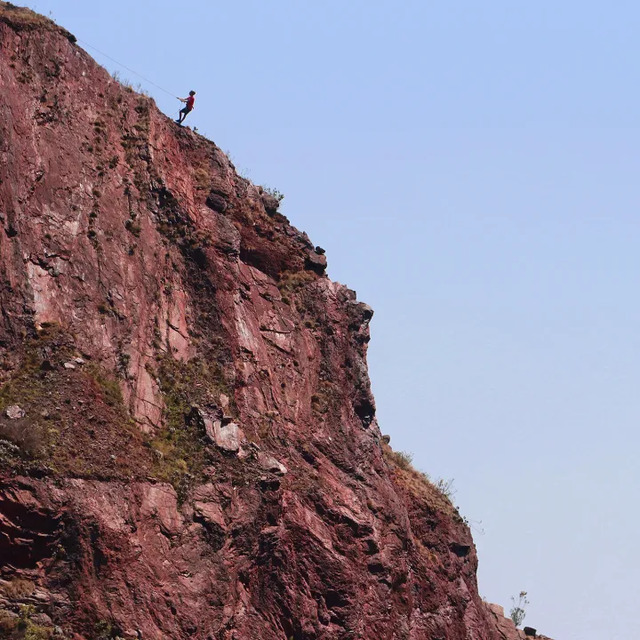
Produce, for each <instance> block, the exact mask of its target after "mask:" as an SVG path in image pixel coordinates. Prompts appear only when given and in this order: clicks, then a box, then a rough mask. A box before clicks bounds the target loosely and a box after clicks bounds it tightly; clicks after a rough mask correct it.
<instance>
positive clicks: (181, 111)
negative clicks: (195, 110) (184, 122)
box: [180, 107, 192, 113]
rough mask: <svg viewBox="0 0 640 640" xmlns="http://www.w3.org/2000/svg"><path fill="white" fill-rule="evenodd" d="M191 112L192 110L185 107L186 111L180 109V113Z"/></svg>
mask: <svg viewBox="0 0 640 640" xmlns="http://www.w3.org/2000/svg"><path fill="white" fill-rule="evenodd" d="M191 110H192V108H189V107H185V108H184V109H180V113H189V112H190V111H191Z"/></svg>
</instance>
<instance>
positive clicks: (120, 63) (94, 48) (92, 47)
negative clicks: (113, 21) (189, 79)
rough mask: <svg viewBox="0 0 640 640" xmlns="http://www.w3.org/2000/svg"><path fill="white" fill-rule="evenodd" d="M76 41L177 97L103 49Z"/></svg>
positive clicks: (82, 41)
mask: <svg viewBox="0 0 640 640" xmlns="http://www.w3.org/2000/svg"><path fill="white" fill-rule="evenodd" d="M78 42H81V43H82V44H84V45H86V46H87V47H89V48H90V49H93V50H94V51H95V52H96V53H99V54H100V55H101V56H104V57H105V58H109V60H111V62H115V63H116V64H117V65H119V66H120V67H122V68H123V69H126V70H127V71H129V72H130V73H133V74H134V75H136V76H138V78H142V79H143V80H144V81H145V82H148V83H149V84H152V85H153V86H154V87H156V88H157V89H160V91H164V92H165V93H166V94H168V95H170V96H171V97H172V98H178V96H176V95H175V94H173V93H171V91H167V90H166V89H163V88H162V87H161V86H160V85H159V84H156V83H155V82H153V81H152V80H149V78H145V77H144V76H143V75H142V74H140V73H138V72H137V71H134V70H133V69H131V68H129V67H127V65H125V64H122V62H118V61H117V60H116V59H115V58H112V57H111V56H110V55H108V54H106V53H105V52H104V51H100V49H98V48H97V47H94V46H93V45H92V44H89V43H88V42H85V41H84V40H80V38H78ZM179 99H180V98H178V100H179Z"/></svg>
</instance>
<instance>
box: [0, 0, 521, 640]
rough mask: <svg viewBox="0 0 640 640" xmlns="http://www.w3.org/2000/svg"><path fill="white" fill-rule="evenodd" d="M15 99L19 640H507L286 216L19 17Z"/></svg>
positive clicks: (344, 295)
mask: <svg viewBox="0 0 640 640" xmlns="http://www.w3.org/2000/svg"><path fill="white" fill-rule="evenodd" d="M0 95H1V102H0V109H1V111H2V113H1V117H0V224H1V226H2V229H1V230H0V303H1V305H2V315H1V316H0V360H1V362H2V374H1V375H2V379H1V382H2V383H3V386H2V389H1V390H0V410H1V415H0V473H1V474H2V475H1V478H2V482H1V485H0V565H1V567H0V579H1V580H0V631H1V632H3V633H4V634H5V636H6V637H15V638H18V637H23V636H24V633H25V629H26V628H35V626H37V627H38V628H39V629H41V633H43V634H45V635H43V636H42V637H47V635H46V634H52V633H54V630H55V632H56V633H57V634H58V636H59V637H67V638H75V639H77V640H82V639H90V638H107V637H118V636H119V637H124V638H136V637H140V638H145V640H146V639H151V640H160V639H166V638H194V639H197V640H200V639H202V640H204V639H208V638H210V639H214V638H215V639H218V638H219V639H224V640H231V639H236V640H250V639H251V640H253V639H255V638H263V639H271V638H273V639H282V640H285V639H288V638H295V639H296V640H302V639H304V640H310V639H314V638H318V639H327V640H328V639H342V638H344V639H347V638H354V639H355V638H362V639H365V638H377V639H380V640H383V639H389V640H391V639H401V638H402V639H407V640H409V639H415V640H418V639H424V638H430V639H433V640H435V639H437V638H440V639H442V640H445V639H446V640H454V639H455V640H458V639H460V640H462V639H463V638H464V639H471V638H473V639H476V640H496V639H499V638H509V640H511V637H510V636H504V634H502V635H500V634H501V633H502V632H501V631H500V628H499V625H498V624H497V623H496V617H495V616H494V614H493V613H491V612H489V611H488V610H487V609H486V607H485V605H484V604H483V603H482V601H481V600H480V598H479V597H478V593H477V587H476V578H475V572H476V564H477V560H476V553H475V547H474V544H473V541H472V539H471V535H470V532H469V530H468V528H467V527H466V526H465V524H464V523H463V521H462V520H461V518H460V516H459V515H458V513H457V512H456V510H455V509H454V508H453V506H452V505H451V503H450V502H449V501H448V500H447V499H446V497H444V496H443V495H442V494H441V493H439V492H438V491H437V490H436V489H435V488H434V487H433V486H432V485H430V484H429V483H428V482H427V481H426V479H425V478H424V477H423V476H421V475H420V474H418V473H416V472H415V471H412V470H411V469H405V468H403V467H402V465H398V458H397V456H395V454H393V452H392V451H391V450H390V449H389V448H388V446H387V445H386V444H384V443H382V442H381V434H380V431H379V429H378V425H377V422H376V419H375V404H374V400H373V397H372V395H371V391H370V385H369V379H368V374H367V366H366V349H367V343H368V341H369V332H368V323H369V320H370V319H371V315H372V311H371V309H370V308H369V307H368V306H367V305H365V304H363V303H360V302H358V301H357V300H356V296H355V293H354V292H353V291H350V290H349V289H347V288H346V287H344V286H342V285H340V284H337V283H334V282H331V281H330V280H329V279H327V277H326V276H325V275H323V273H324V268H325V264H326V262H325V258H324V256H323V255H321V253H323V252H321V251H320V252H318V253H316V251H315V249H314V247H313V245H312V244H311V242H310V241H309V239H308V238H307V236H306V235H305V234H304V233H300V232H299V231H297V230H296V229H294V228H293V227H292V226H291V225H290V224H289V222H288V220H287V219H286V218H285V217H284V216H282V215H281V214H279V213H278V212H277V210H276V207H277V202H274V199H273V198H272V197H270V196H269V195H268V194H265V193H263V192H262V190H261V189H260V188H259V187H256V186H254V185H253V184H251V183H250V182H248V181H247V180H245V179H243V178H241V177H239V176H238V175H237V174H236V172H235V170H234V167H233V165H232V164H231V163H230V162H229V160H228V158H227V157H226V156H225V155H224V154H223V153H222V152H221V151H220V150H219V149H218V148H217V147H216V146H215V144H213V143H212V142H210V141H208V140H206V139H205V138H203V137H201V136H198V135H197V134H195V133H193V132H192V131H190V130H189V129H186V128H184V129H182V128H178V127H177V126H176V125H175V124H174V123H173V122H172V121H171V120H170V119H168V118H166V117H165V116H164V115H162V114H161V113H160V112H159V111H158V110H157V109H156V107H155V105H154V103H153V101H152V100H151V99H150V98H148V97H145V96H141V95H138V94H136V93H134V92H133V91H131V90H129V89H127V88H125V87H123V86H121V85H120V84H119V83H118V82H116V81H115V80H113V79H112V78H111V77H110V76H109V75H108V73H107V72H106V71H105V70H104V69H102V68H100V67H99V66H98V65H96V63H95V62H94V61H93V60H92V59H91V58H90V57H89V56H88V55H87V54H86V53H85V52H84V51H83V50H82V49H80V48H79V47H78V46H77V45H76V44H75V43H74V38H73V36H71V35H70V34H68V33H67V32H65V31H64V30H62V29H60V28H58V27H56V26H55V25H53V24H52V23H50V22H48V21H47V20H45V19H44V18H41V17H40V16H37V15H36V14H33V13H31V12H29V11H24V10H18V9H16V8H14V7H12V6H11V5H8V4H5V3H0ZM14 406H18V407H19V408H20V409H21V410H22V411H23V412H24V415H22V414H20V413H19V412H18V413H16V412H15V411H13V413H12V415H14V414H15V415H17V416H19V417H15V418H10V417H8V415H7V414H6V409H7V408H8V407H14ZM21 605H29V606H30V608H29V609H26V610H25V609H24V608H23V609H22V611H23V613H22V615H23V618H24V620H23V621H22V622H20V623H19V622H18V619H17V618H16V616H17V615H19V611H20V606H21ZM25 611H26V613H25ZM21 625H22V626H21ZM20 634H22V635H20Z"/></svg>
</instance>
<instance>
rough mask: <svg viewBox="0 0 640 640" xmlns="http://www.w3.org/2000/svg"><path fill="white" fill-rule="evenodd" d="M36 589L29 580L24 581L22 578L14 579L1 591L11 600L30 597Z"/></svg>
mask: <svg viewBox="0 0 640 640" xmlns="http://www.w3.org/2000/svg"><path fill="white" fill-rule="evenodd" d="M35 588H36V585H35V584H33V582H31V580H24V579H23V578H14V579H13V580H11V581H9V582H8V583H7V584H5V585H4V586H3V587H2V591H4V593H5V594H6V596H7V597H8V598H10V599H12V600H17V599H19V598H24V597H26V596H30V595H31V594H32V593H33V592H34V590H35Z"/></svg>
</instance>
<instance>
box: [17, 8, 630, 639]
mask: <svg viewBox="0 0 640 640" xmlns="http://www.w3.org/2000/svg"><path fill="white" fill-rule="evenodd" d="M29 6H31V7H32V8H35V9H36V10H39V11H40V12H41V13H44V14H45V15H47V14H49V13H50V12H51V15H52V17H53V18H54V19H55V20H56V21H57V22H58V23H59V24H61V25H63V26H65V27H67V28H68V29H69V30H70V31H72V32H73V33H74V34H75V35H76V36H77V37H78V38H80V39H81V40H83V41H86V42H88V43H90V44H91V45H93V46H94V47H97V48H98V49H100V50H102V51H104V52H106V53H108V54H109V55H111V56H112V57H114V58H116V59H117V60H119V61H121V62H123V63H124V64H126V65H127V66H129V67H131V68H133V69H135V70H136V71H138V72H139V73H141V74H142V75H143V76H145V77H147V78H150V79H151V80H152V81H153V82H155V83H157V84H158V85H160V86H162V87H163V88H165V89H167V90H168V91H169V93H171V94H175V95H186V93H187V92H188V91H189V90H190V89H192V88H193V89H195V90H196V91H197V92H198V95H197V98H198V100H197V103H196V107H197V108H196V110H195V111H194V112H193V113H192V114H191V115H190V116H189V119H188V121H187V123H188V124H190V125H191V126H197V127H198V129H199V130H200V131H201V132H204V133H206V134H207V135H208V136H209V137H210V138H212V139H213V140H214V141H215V142H216V143H217V144H218V145H219V146H220V147H221V148H222V149H224V150H227V151H228V152H229V153H230V155H231V157H232V160H233V161H234V163H235V164H236V166H237V167H238V169H239V170H240V171H241V172H243V173H244V174H245V175H247V176H248V177H250V178H251V179H252V180H254V181H255V182H257V183H259V184H266V185H269V186H271V187H275V188H277V189H279V190H280V191H282V192H283V193H284V194H285V196H286V198H285V200H284V202H283V209H284V212H285V213H286V214H287V215H288V216H289V217H290V219H291V220H292V222H293V223H294V224H295V225H296V226H298V227H299V228H300V229H303V230H305V231H307V232H308V233H309V234H310V236H311V238H312V240H313V241H314V242H315V243H316V244H320V245H322V246H323V247H325V248H326V249H327V255H328V258H329V274H330V276H331V277H332V278H333V279H335V280H339V281H341V282H344V283H346V284H348V285H349V286H351V287H352V288H354V289H356V290H357V291H358V294H359V297H360V299H362V300H364V301H366V302H368V303H369V304H371V305H372V306H373V307H374V308H375V310H376V316H375V318H374V321H373V324H372V333H373V340H372V342H371V345H370V352H369V361H370V368H371V376H372V380H373V384H374V391H375V394H376V398H377V403H378V412H379V419H380V424H381V428H382V430H383V432H385V433H389V434H390V435H391V436H392V444H393V446H394V447H395V448H396V449H402V450H407V451H412V452H413V453H414V461H415V463H416V466H418V467H419V468H421V469H423V470H425V471H427V472H429V473H430V474H431V475H432V476H434V477H436V478H437V477H444V478H454V479H455V487H456V488H457V494H456V496H455V501H456V503H457V504H459V506H460V510H461V512H462V514H463V515H466V516H467V518H468V519H469V520H470V521H472V523H474V525H473V527H474V532H475V533H474V535H475V539H476V543H477V546H478V551H479V556H480V571H479V583H480V593H481V594H482V595H483V596H484V597H486V598H487V599H488V600H491V601H494V602H498V603H501V604H503V605H505V606H506V607H507V608H508V606H509V597H510V596H511V595H513V594H516V593H518V592H519V591H520V590H521V589H524V590H527V591H528V592H529V599H530V601H531V605H530V607H529V611H528V615H527V618H526V623H528V624H531V625H532V626H534V627H537V628H538V630H539V631H540V632H543V633H546V634H548V635H551V636H553V637H555V638H556V640H603V639H607V640H616V639H623V638H624V640H628V639H629V638H630V637H632V636H634V635H637V633H638V632H637V629H636V627H637V606H638V603H639V602H640V592H639V586H638V585H639V584H640V582H639V581H638V574H639V573H640V561H639V559H638V552H637V549H636V541H637V538H638V533H639V530H640V516H639V515H638V509H637V505H638V497H637V496H638V489H639V488H640V487H639V485H640V482H639V481H640V471H639V469H640V466H639V465H638V462H637V456H638V451H639V448H640V447H639V445H640V435H639V430H638V425H639V419H640V400H639V394H638V383H639V381H640V354H639V351H640V333H639V326H640V302H639V300H638V290H639V284H640V283H639V280H640V269H639V267H640V252H639V250H638V248H639V240H640V228H639V226H640V215H639V214H640V211H639V209H640V206H639V205H640V180H639V179H638V172H639V169H640V166H639V162H638V160H639V158H638V154H639V151H638V150H639V149H640V135H639V130H638V114H639V113H640V89H639V87H640V83H639V82H638V80H639V78H638V76H639V71H638V69H639V67H638V60H639V58H640V39H639V38H638V33H640V4H638V3H637V0H636V1H635V2H631V1H622V0H611V1H610V2H607V3H605V2H602V1H599V2H595V1H593V0H581V1H579V2H578V1H577V0H564V1H562V2H558V1H557V0H555V1H551V0H537V1H536V2H518V1H516V0H490V1H489V2H479V1H478V0H459V1H453V2H428V1H427V0H396V1H392V0H367V1H366V2H365V1H364V0H323V1H322V2H309V1H306V2H305V1H303V0H296V1H294V0H269V1H268V2H266V1H265V0H235V1H234V2H220V1H218V2H216V1H212V0H190V1H189V2H167V1H158V0H154V1H153V2H152V1H150V0H142V1H141V0H139V1H137V2H131V0H127V1H126V2H125V1H123V0H109V1H106V0H92V1H91V2H77V0H33V1H32V2H30V3H29ZM87 49H88V51H89V52H90V53H92V55H94V57H95V58H96V59H97V60H98V61H99V62H101V63H102V64H104V65H105V66H106V67H107V68H108V69H109V70H111V71H112V70H114V69H118V67H117V65H115V64H114V63H112V62H111V61H110V60H107V59H105V58H103V57H102V56H100V55H98V54H96V53H95V51H93V50H92V49H89V48H87ZM118 70H119V71H120V73H121V75H122V76H124V77H128V78H130V80H132V81H133V83H134V84H135V83H137V82H139V81H140V80H139V78H137V77H135V76H133V75H132V74H130V73H128V72H127V71H124V70H122V69H118ZM142 86H143V88H145V89H146V90H148V91H149V92H150V93H151V94H152V95H153V96H154V97H155V98H156V100H157V102H158V105H159V106H160V108H162V109H163V110H164V111H165V112H166V113H168V114H175V112H176V111H177V108H178V106H179V103H178V102H177V101H176V100H175V99H173V98H171V97H170V96H169V95H167V94H165V93H163V92H162V91H160V90H158V89H156V88H155V87H153V86H151V85H148V84H146V83H145V82H142Z"/></svg>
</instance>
